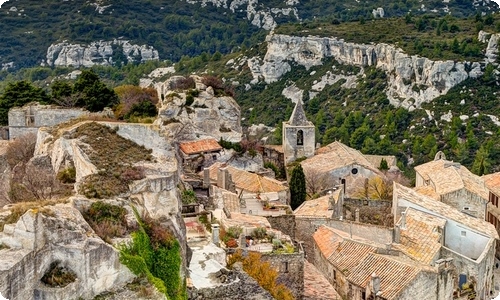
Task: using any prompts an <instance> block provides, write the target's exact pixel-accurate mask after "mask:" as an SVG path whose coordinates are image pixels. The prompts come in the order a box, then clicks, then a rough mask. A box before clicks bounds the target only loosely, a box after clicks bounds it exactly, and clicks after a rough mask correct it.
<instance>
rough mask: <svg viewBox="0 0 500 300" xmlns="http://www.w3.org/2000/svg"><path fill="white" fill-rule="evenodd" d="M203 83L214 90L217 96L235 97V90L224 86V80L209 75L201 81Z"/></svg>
mask: <svg viewBox="0 0 500 300" xmlns="http://www.w3.org/2000/svg"><path fill="white" fill-rule="evenodd" d="M201 82H202V83H203V84H204V85H206V86H207V87H208V86H210V87H212V88H213V89H214V95H215V96H231V97H234V88H233V87H232V86H228V85H226V84H224V82H223V81H222V79H220V78H218V77H215V76H210V75H207V76H205V77H203V78H202V79H201Z"/></svg>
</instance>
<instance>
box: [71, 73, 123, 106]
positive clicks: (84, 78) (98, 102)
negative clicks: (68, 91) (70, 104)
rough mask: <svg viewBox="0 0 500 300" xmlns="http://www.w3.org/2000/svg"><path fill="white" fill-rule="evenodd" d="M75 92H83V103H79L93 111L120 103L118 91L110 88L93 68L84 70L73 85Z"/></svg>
mask: <svg viewBox="0 0 500 300" xmlns="http://www.w3.org/2000/svg"><path fill="white" fill-rule="evenodd" d="M73 92H74V93H81V94H82V101H83V103H79V106H85V108H86V109H88V110H89V111H93V112H95V111H101V110H103V109H104V108H105V107H113V106H115V105H117V104H118V103H119V100H118V96H117V95H116V93H115V92H114V91H113V90H112V89H110V88H108V87H107V86H106V85H105V84H104V83H103V82H102V81H101V80H100V79H99V76H97V74H96V73H95V72H94V71H93V70H84V71H82V74H80V76H78V79H77V80H76V82H75V85H74V86H73ZM82 104H83V105H82Z"/></svg>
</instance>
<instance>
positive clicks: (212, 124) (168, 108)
mask: <svg viewBox="0 0 500 300" xmlns="http://www.w3.org/2000/svg"><path fill="white" fill-rule="evenodd" d="M191 78H193V79H194V81H195V84H196V88H195V89H192V90H179V89H176V88H174V86H176V84H175V82H177V81H178V80H184V77H181V76H174V77H172V78H170V79H168V80H167V81H165V82H163V83H158V84H156V85H155V87H156V89H157V91H158V94H159V96H160V98H161V99H163V100H162V105H161V108H160V109H159V118H158V119H157V120H156V123H155V124H156V125H158V126H161V127H162V128H163V129H162V130H163V131H164V132H165V134H169V135H170V138H172V139H175V140H195V139H203V138H214V139H216V140H219V139H221V138H222V139H224V140H227V141H233V142H236V141H240V140H241V135H242V128H241V124H240V120H241V113H240V107H239V105H238V103H236V101H235V100H234V98H232V97H230V96H226V95H223V94H221V95H216V94H215V92H214V89H213V88H212V87H210V86H209V87H207V86H205V85H204V84H203V83H202V82H201V81H202V79H201V77H198V76H191ZM188 98H189V99H191V100H190V101H189V102H188V101H187V99H188ZM190 102H191V103H190Z"/></svg>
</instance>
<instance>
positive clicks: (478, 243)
mask: <svg viewBox="0 0 500 300" xmlns="http://www.w3.org/2000/svg"><path fill="white" fill-rule="evenodd" d="M392 209H393V215H394V223H395V224H396V226H395V228H394V231H395V233H394V237H395V240H396V241H398V240H399V243H401V244H404V243H405V240H408V241H410V240H411V236H410V235H409V234H408V233H404V232H405V230H409V228H411V227H412V226H413V225H411V224H412V222H413V223H414V225H415V228H414V230H413V231H417V232H416V233H412V234H413V235H415V234H417V235H419V234H422V232H428V233H429V234H428V238H427V239H425V240H424V239H420V241H417V242H416V243H415V245H414V246H412V247H411V248H407V249H406V250H405V247H410V246H408V245H407V246H404V245H403V246H399V247H398V249H399V250H401V251H402V252H407V253H416V255H415V254H414V255H409V256H410V257H412V258H413V259H414V260H416V261H420V262H422V263H430V264H431V265H432V264H434V265H435V264H437V263H438V262H439V261H442V260H443V259H444V260H448V261H451V262H452V264H453V266H454V268H455V271H454V273H453V285H454V293H455V296H457V297H459V296H460V295H461V294H463V293H468V294H469V295H470V296H469V297H475V299H488V297H489V295H490V291H491V290H492V279H493V268H494V262H495V244H496V240H498V233H497V231H496V230H495V228H494V227H493V226H492V225H491V224H490V223H488V222H486V221H484V220H482V219H480V218H475V217H472V216H469V215H468V214H464V213H462V212H460V211H459V210H457V209H455V208H453V207H451V206H449V205H447V204H445V203H442V202H440V201H436V200H435V199H433V198H430V197H428V196H425V195H422V194H420V193H418V192H416V191H415V190H413V189H410V188H407V187H404V186H402V185H399V184H396V183H395V184H394V188H393V206H392ZM416 211H418V213H417V212H416ZM408 216H410V219H414V221H411V222H410V223H408V221H409V218H408ZM398 221H399V222H398ZM405 235H406V237H404V236H405ZM414 237H415V236H414ZM414 237H413V238H414ZM438 258H439V259H438ZM436 259H437V260H436ZM469 299H473V298H469Z"/></svg>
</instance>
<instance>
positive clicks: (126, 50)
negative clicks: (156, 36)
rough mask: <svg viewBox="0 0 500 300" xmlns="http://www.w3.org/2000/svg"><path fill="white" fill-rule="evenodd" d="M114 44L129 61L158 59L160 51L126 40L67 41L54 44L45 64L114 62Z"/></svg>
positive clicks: (74, 64) (109, 63) (80, 65)
mask: <svg viewBox="0 0 500 300" xmlns="http://www.w3.org/2000/svg"><path fill="white" fill-rule="evenodd" d="M113 46H119V48H118V49H120V48H121V49H123V54H124V55H125V57H126V59H127V62H144V61H147V60H158V59H159V56H158V51H157V50H156V49H154V48H153V47H152V46H148V45H135V44H131V43H130V42H129V41H125V40H117V39H115V40H113V41H98V42H92V43H90V44H89V45H82V44H70V43H68V42H67V41H64V42H62V43H57V44H52V45H51V46H50V47H49V49H48V50H47V60H46V62H44V63H43V65H48V66H51V67H53V66H64V67H70V66H71V67H75V68H78V67H91V66H94V65H112V64H113V58H112V56H113Z"/></svg>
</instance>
